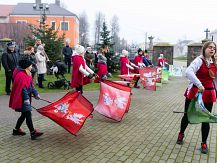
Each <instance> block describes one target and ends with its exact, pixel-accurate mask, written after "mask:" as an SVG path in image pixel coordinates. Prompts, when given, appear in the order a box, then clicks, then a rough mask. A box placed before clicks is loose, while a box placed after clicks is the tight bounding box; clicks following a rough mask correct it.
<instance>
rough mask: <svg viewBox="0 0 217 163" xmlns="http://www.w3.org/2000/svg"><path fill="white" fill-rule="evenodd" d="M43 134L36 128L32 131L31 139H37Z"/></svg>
mask: <svg viewBox="0 0 217 163" xmlns="http://www.w3.org/2000/svg"><path fill="white" fill-rule="evenodd" d="M43 134H44V133H43V132H39V131H37V130H34V131H33V132H31V139H32V140H35V139H36V138H37V137H40V136H41V135H43Z"/></svg>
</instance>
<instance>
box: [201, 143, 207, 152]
mask: <svg viewBox="0 0 217 163" xmlns="http://www.w3.org/2000/svg"><path fill="white" fill-rule="evenodd" d="M200 151H201V153H203V154H207V153H208V147H207V144H206V143H201V148H200Z"/></svg>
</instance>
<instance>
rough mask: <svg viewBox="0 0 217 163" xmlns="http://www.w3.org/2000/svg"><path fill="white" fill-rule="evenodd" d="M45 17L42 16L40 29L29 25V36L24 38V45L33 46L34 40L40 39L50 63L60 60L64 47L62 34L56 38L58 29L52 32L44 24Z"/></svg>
mask: <svg viewBox="0 0 217 163" xmlns="http://www.w3.org/2000/svg"><path fill="white" fill-rule="evenodd" d="M45 21H46V15H45V14H44V15H43V16H42V19H41V22H40V28H37V27H35V26H32V25H30V26H29V27H30V30H31V35H29V36H28V37H27V38H25V43H26V45H27V46H28V45H30V46H34V44H35V40H36V39H41V41H42V43H44V44H45V52H46V53H47V55H48V57H49V59H50V60H51V61H56V60H62V48H63V46H64V34H63V35H62V36H60V37H58V35H57V34H58V29H57V30H53V29H52V28H51V27H49V26H48V25H46V24H45Z"/></svg>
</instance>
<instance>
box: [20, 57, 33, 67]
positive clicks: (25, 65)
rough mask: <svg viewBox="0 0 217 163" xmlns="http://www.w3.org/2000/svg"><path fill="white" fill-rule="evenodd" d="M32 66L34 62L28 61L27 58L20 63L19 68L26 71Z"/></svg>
mask: <svg viewBox="0 0 217 163" xmlns="http://www.w3.org/2000/svg"><path fill="white" fill-rule="evenodd" d="M30 65H32V62H31V61H30V60H29V59H27V58H23V59H21V60H20V61H19V66H20V67H21V68H22V69H26V68H27V67H29V66H30Z"/></svg>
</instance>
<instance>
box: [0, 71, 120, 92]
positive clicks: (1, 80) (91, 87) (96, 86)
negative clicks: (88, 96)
mask: <svg viewBox="0 0 217 163" xmlns="http://www.w3.org/2000/svg"><path fill="white" fill-rule="evenodd" d="M118 74H119V73H114V75H113V77H112V78H109V79H110V80H120V78H118V77H117V75H118ZM65 77H66V79H67V80H69V81H70V80H71V74H65ZM45 79H46V80H47V81H45V82H43V84H44V86H45V88H38V86H37V85H35V88H36V89H37V90H38V91H39V93H49V92H67V91H69V90H64V88H63V87H62V88H60V89H49V88H48V87H47V84H48V82H54V81H56V80H57V78H56V77H55V75H45ZM0 83H1V84H0V95H3V94H5V75H4V70H3V69H2V70H0ZM98 89H99V83H93V82H92V83H90V84H88V85H85V86H84V91H92V90H98Z"/></svg>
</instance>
